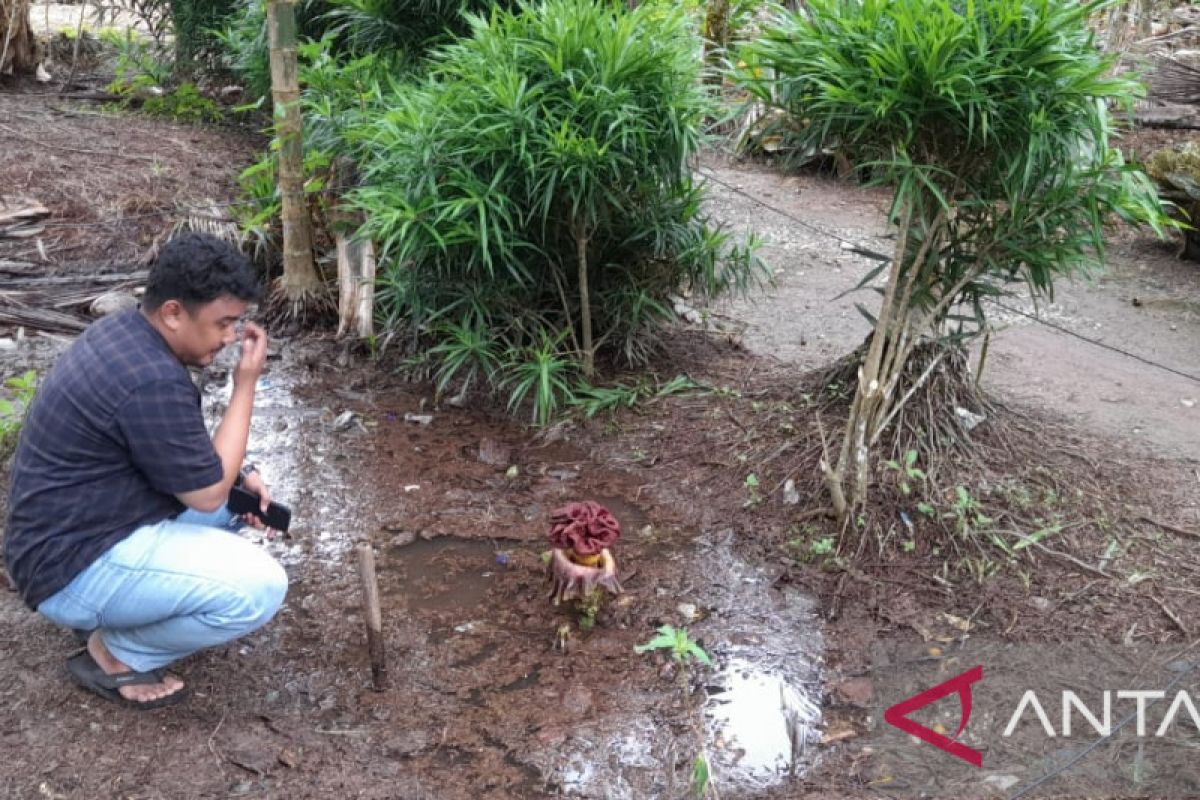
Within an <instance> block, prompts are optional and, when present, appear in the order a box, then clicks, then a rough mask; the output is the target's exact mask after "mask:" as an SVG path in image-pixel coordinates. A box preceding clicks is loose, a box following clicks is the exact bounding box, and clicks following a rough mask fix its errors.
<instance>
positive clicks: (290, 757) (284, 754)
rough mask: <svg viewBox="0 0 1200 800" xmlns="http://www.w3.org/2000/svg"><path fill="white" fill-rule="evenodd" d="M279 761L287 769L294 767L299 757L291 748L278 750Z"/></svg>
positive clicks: (298, 761)
mask: <svg viewBox="0 0 1200 800" xmlns="http://www.w3.org/2000/svg"><path fill="white" fill-rule="evenodd" d="M279 763H280V764H283V765H284V766H285V767H287V768H288V769H295V768H296V765H297V764H299V763H300V758H299V757H298V756H297V755H296V754H295V753H293V752H292V751H291V750H280V751H279Z"/></svg>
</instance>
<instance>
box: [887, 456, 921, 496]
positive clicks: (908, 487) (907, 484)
mask: <svg viewBox="0 0 1200 800" xmlns="http://www.w3.org/2000/svg"><path fill="white" fill-rule="evenodd" d="M883 465H884V466H885V467H887V468H888V469H890V470H893V471H894V472H898V473H899V474H900V493H901V494H903V495H904V496H905V497H907V496H908V495H910V494H912V490H913V482H915V481H921V482H924V481H925V479H926V476H925V473H924V472H923V471H922V470H920V469H918V468H917V451H916V450H908V451H905V453H904V463H903V464H901V463H900V462H898V461H895V460H889V461H885V462H883Z"/></svg>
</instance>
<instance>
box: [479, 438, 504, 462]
mask: <svg viewBox="0 0 1200 800" xmlns="http://www.w3.org/2000/svg"><path fill="white" fill-rule="evenodd" d="M479 460H480V461H482V462H483V463H484V464H488V465H489V466H493V467H501V468H504V467H507V466H508V465H509V463H510V462H511V461H512V449H511V448H509V447H506V446H504V445H502V444H500V443H499V442H497V441H496V440H495V439H492V438H489V437H486V436H485V437H484V438H482V439H480V440H479Z"/></svg>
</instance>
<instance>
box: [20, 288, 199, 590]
mask: <svg viewBox="0 0 1200 800" xmlns="http://www.w3.org/2000/svg"><path fill="white" fill-rule="evenodd" d="M221 477H222V467H221V461H220V458H219V457H218V456H217V453H216V451H215V450H214V449H213V444H212V440H211V439H210V438H209V436H208V432H207V431H206V430H205V427H204V417H203V414H202V412H201V410H200V392H199V391H198V390H197V389H196V386H195V384H194V383H193V382H192V380H191V378H190V377H189V375H188V371H187V368H186V367H184V365H183V363H182V362H181V361H179V359H178V358H176V357H175V355H174V354H173V353H172V352H171V350H170V348H169V347H168V346H167V343H166V341H165V340H164V339H163V338H162V336H161V335H160V334H159V333H158V331H156V330H155V329H154V327H153V326H152V325H151V324H150V322H149V320H147V319H146V317H145V316H143V315H142V313H141V312H140V311H139V310H136V309H134V310H131V311H127V312H124V313H120V314H115V315H113V316H110V317H105V318H104V319H102V320H99V321H98V322H96V323H94V324H93V325H91V326H90V327H88V329H87V330H86V331H84V333H83V335H82V336H81V337H80V338H79V340H78V341H76V342H75V343H74V344H73V345H71V347H70V349H68V350H67V352H66V353H64V354H63V355H62V357H61V358H59V360H58V362H57V363H56V364H55V365H54V368H53V369H52V370H51V371H50V373H49V374H48V375H47V376H46V378H45V380H44V381H43V382H42V384H41V385H40V386H39V387H38V391H37V395H36V397H35V398H34V401H33V403H32V405H31V407H30V409H29V414H28V417H27V419H26V421H25V426H24V428H23V429H22V431H21V439H20V442H19V444H18V445H17V453H16V458H15V460H14V462H13V469H12V481H11V487H10V497H9V520H8V529H7V532H6V534H5V537H4V560H5V563H6V565H7V567H8V571H9V574H10V575H11V576H12V578H13V581H14V583H16V585H17V588H18V589H19V590H20V592H21V596H22V598H24V600H25V602H26V604H28V605H29V607H30V608H37V606H38V605H39V604H40V603H41V602H42V601H43V600H45V599H46V598H48V597H50V596H51V595H53V594H55V593H57V592H58V591H59V590H60V589H62V588H63V587H65V586H66V585H67V584H69V583H70V582H71V580H72V579H73V578H74V577H75V576H76V575H78V574H79V573H80V572H82V571H83V570H84V569H86V568H87V566H88V565H90V564H91V563H92V562H93V561H95V560H96V559H97V558H99V557H100V556H101V555H103V554H104V553H105V552H106V551H107V550H108V549H109V548H111V547H112V546H113V545H115V544H116V543H117V542H119V541H121V540H122V539H124V538H125V537H126V536H128V535H129V534H130V533H132V532H133V531H134V530H135V529H137V528H138V527H140V526H142V525H145V524H147V523H152V522H158V521H160V520H164V519H167V518H169V517H173V516H175V515H176V514H178V513H179V512H180V511H182V510H183V508H184V506H183V504H182V503H180V502H179V500H178V499H176V497H175V495H176V494H177V493H181V492H188V491H193V490H196V489H203V488H204V487H206V486H211V485H212V484H214V483H216V482H217V481H219V480H221Z"/></svg>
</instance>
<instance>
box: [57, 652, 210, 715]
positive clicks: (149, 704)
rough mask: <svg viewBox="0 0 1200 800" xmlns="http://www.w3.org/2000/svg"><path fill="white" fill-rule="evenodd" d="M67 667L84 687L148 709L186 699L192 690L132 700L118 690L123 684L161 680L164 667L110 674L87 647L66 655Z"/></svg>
mask: <svg viewBox="0 0 1200 800" xmlns="http://www.w3.org/2000/svg"><path fill="white" fill-rule="evenodd" d="M67 671H68V672H70V673H71V677H72V678H74V679H75V682H76V683H78V684H79V685H80V686H82V687H83V688H85V689H87V690H88V691H90V692H94V693H95V694H97V695H99V696H100V697H103V698H104V699H105V700H111V701H112V702H114V703H118V704H119V705H123V706H125V707H127V708H136V709H139V710H148V709H151V708H163V707H164V706H173V705H175V704H176V703H179V702H181V701H183V700H184V699H186V698H187V696H188V694H190V693H189V691H188V688H187V687H186V686H185V687H183V688H182V689H179V690H178V691H176V692H172V693H171V694H169V695H167V696H166V697H160V698H158V699H157V700H146V701H145V702H138V701H137V700H130V699H129V698H127V697H125V696H124V695H122V694H121V693H120V692H119V691H118V690H119V689H120V688H121V687H122V686H139V685H144V684H149V683H162V681H163V676H164V675H165V670H161V669H155V670H151V671H149V672H132V671H131V672H118V673H116V674H114V675H109V674H108V673H106V672H105V671H104V670H103V669H101V668H100V665H99V664H97V663H96V659H94V658H92V654H91V653H89V652H88V651H87V650H83V651H81V652H79V653H76V654H75V655H73V656H71V657H70V658H68V659H67Z"/></svg>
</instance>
